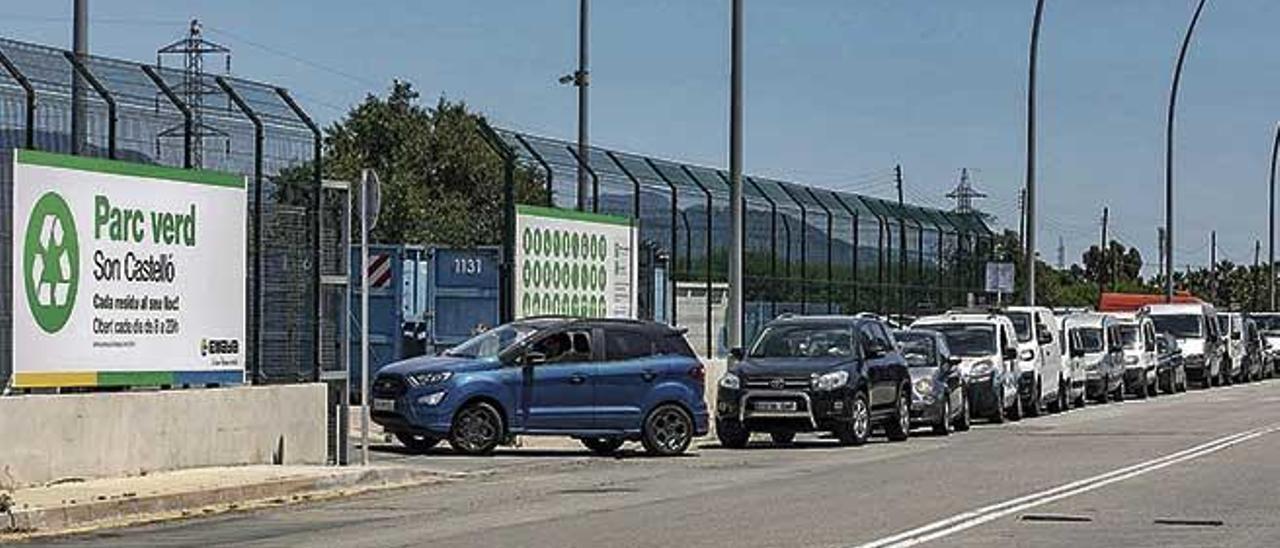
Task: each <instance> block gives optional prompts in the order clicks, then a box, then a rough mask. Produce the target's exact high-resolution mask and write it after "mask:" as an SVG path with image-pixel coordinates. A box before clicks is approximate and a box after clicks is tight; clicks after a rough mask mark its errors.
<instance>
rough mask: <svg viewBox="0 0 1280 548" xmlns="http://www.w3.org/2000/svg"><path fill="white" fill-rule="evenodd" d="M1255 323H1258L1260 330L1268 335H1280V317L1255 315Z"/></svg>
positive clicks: (1275, 315)
mask: <svg viewBox="0 0 1280 548" xmlns="http://www.w3.org/2000/svg"><path fill="white" fill-rule="evenodd" d="M1253 321H1255V322H1257V324H1258V329H1260V330H1262V332H1263V333H1264V334H1267V335H1280V315H1277V314H1267V315H1255V316H1253Z"/></svg>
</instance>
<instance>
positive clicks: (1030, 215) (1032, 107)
mask: <svg viewBox="0 0 1280 548" xmlns="http://www.w3.org/2000/svg"><path fill="white" fill-rule="evenodd" d="M1043 15H1044V0H1036V15H1035V20H1034V21H1033V22H1032V23H1031V52H1030V56H1029V57H1030V59H1029V63H1028V65H1027V203H1026V207H1027V219H1026V221H1027V236H1026V240H1027V249H1026V251H1025V254H1024V257H1023V258H1024V259H1025V260H1026V261H1027V267H1026V268H1027V306H1035V304H1036V53H1037V52H1038V50H1039V48H1040V20H1041V19H1042V18H1043Z"/></svg>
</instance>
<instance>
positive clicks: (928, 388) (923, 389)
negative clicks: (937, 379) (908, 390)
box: [912, 378, 933, 396]
mask: <svg viewBox="0 0 1280 548" xmlns="http://www.w3.org/2000/svg"><path fill="white" fill-rule="evenodd" d="M912 386H914V387H915V389H916V394H919V395H921V396H928V395H930V394H933V379H930V378H924V379H916V382H915V384H913V385H912Z"/></svg>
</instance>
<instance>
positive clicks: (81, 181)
mask: <svg viewBox="0 0 1280 548" xmlns="http://www.w3.org/2000/svg"><path fill="white" fill-rule="evenodd" d="M13 163H14V166H13V202H12V203H13V219H12V222H13V225H12V229H13V232H12V234H13V254H12V260H13V262H12V265H13V268H12V280H13V286H12V287H13V291H12V299H11V306H12V308H11V310H12V312H13V370H14V375H13V385H14V386H15V387H19V388H24V387H28V388H30V387H69V386H124V385H134V386H141V385H205V384H236V383H242V382H244V356H245V280H246V277H245V260H246V257H245V255H246V237H245V179H244V178H243V177H241V176H237V175H230V174H225V173H217V172H209V171H199V170H183V169H174V168H167V167H160V166H152V165H145V164H135V163H128V162H117V161H111V160H103V159H98V158H85V157H79V156H65V155H61V154H52V153H47V152H36V151H29V150H18V151H15V152H14V155H13Z"/></svg>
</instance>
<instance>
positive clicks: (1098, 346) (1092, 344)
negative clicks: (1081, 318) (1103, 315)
mask: <svg viewBox="0 0 1280 548" xmlns="http://www.w3.org/2000/svg"><path fill="white" fill-rule="evenodd" d="M1071 332H1072V333H1073V334H1074V335H1075V339H1073V340H1072V341H1071V343H1072V344H1074V345H1075V347H1076V348H1077V349H1078V350H1080V351H1081V352H1084V353H1086V354H1093V353H1096V352H1102V350H1103V344H1102V343H1103V341H1102V330H1101V329H1098V328H1096V327H1077V328H1075V329H1072V330H1071Z"/></svg>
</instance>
